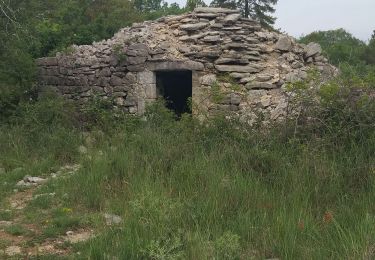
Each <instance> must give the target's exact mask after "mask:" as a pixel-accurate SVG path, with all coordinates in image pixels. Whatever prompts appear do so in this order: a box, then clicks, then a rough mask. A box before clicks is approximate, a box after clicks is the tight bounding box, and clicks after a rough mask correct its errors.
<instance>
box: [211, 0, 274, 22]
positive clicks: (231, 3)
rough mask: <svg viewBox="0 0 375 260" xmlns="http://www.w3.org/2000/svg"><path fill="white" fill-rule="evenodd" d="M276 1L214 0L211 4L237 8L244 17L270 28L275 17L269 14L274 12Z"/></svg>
mask: <svg viewBox="0 0 375 260" xmlns="http://www.w3.org/2000/svg"><path fill="white" fill-rule="evenodd" d="M277 2H278V0H214V1H213V2H212V3H211V6H216V7H225V8H230V9H235V8H239V9H240V10H241V11H242V14H243V16H244V17H250V18H253V19H257V20H259V21H260V23H261V25H262V26H264V27H266V28H272V26H273V25H274V23H275V20H276V18H275V17H273V16H272V15H271V14H272V13H274V12H275V8H274V6H275V5H276V4H277Z"/></svg>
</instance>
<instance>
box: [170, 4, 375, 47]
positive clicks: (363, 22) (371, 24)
mask: <svg viewBox="0 0 375 260" xmlns="http://www.w3.org/2000/svg"><path fill="white" fill-rule="evenodd" d="M204 1H205V2H206V3H207V4H209V3H210V2H211V1H210V0H204ZM167 2H169V3H172V2H177V3H178V4H180V6H184V5H185V3H186V0H167ZM275 16H276V17H277V21H276V28H280V29H281V30H282V31H285V32H287V33H288V34H290V35H293V36H295V37H299V36H301V35H303V34H304V35H306V34H309V33H310V32H312V31H316V30H330V29H337V28H344V29H346V30H347V31H349V32H351V33H352V34H353V35H355V36H356V37H357V38H359V39H361V40H364V41H366V40H368V39H369V38H370V37H371V35H372V32H373V30H375V0H279V3H278V4H277V6H276V13H275Z"/></svg>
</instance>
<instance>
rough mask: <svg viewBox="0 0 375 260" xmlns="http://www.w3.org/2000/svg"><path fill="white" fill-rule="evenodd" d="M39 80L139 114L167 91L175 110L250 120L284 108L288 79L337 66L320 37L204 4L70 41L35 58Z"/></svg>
mask: <svg viewBox="0 0 375 260" xmlns="http://www.w3.org/2000/svg"><path fill="white" fill-rule="evenodd" d="M37 65H38V68H39V85H40V86H42V87H48V88H52V89H54V90H55V91H57V92H58V93H59V94H61V95H63V96H64V97H66V98H67V99H71V100H75V101H77V102H85V101H87V100H88V99H89V98H90V97H93V96H96V97H101V98H103V99H108V100H110V101H111V102H113V105H114V106H115V107H117V108H118V109H122V110H125V111H127V112H129V113H133V114H142V113H144V111H145V107H146V105H147V104H148V103H150V102H152V101H154V100H156V99H158V98H159V97H164V98H165V99H166V100H167V104H168V106H169V107H170V108H171V109H174V110H175V111H176V113H183V112H187V111H189V109H188V108H187V102H188V101H190V100H191V101H190V102H191V103H192V108H193V114H202V115H203V114H205V115H210V114H213V113H216V112H218V111H227V112H228V113H234V114H237V115H239V116H240V117H241V118H242V119H244V120H246V121H248V122H252V121H253V120H255V119H256V117H257V115H259V112H261V113H262V114H263V115H264V117H265V118H266V119H268V120H277V119H278V118H282V117H283V115H285V111H286V107H287V92H286V91H285V84H286V83H288V82H295V81H299V80H303V79H305V78H306V77H307V76H308V71H309V70H310V69H311V68H316V69H317V70H319V71H320V72H321V73H322V74H325V75H332V74H334V73H335V71H336V69H335V68H334V67H333V66H331V65H330V64H328V63H327V59H326V58H324V57H323V56H322V55H321V48H320V46H319V45H318V44H315V43H311V44H309V45H303V44H298V43H296V41H295V39H293V38H292V37H289V36H287V35H284V34H280V33H278V32H274V31H268V30H266V29H264V28H262V27H261V26H260V24H259V22H258V21H255V20H252V19H248V18H242V17H241V14H240V12H239V11H238V10H230V9H223V8H208V7H199V8H196V9H195V10H194V11H193V12H191V13H187V14H183V15H178V16H167V17H163V18H160V19H158V20H156V21H146V22H143V23H136V24H133V25H132V26H131V27H127V28H123V29H121V30H120V31H119V32H118V33H116V34H115V35H114V37H113V38H111V39H108V40H103V41H101V42H95V43H93V44H92V45H83V46H72V47H71V48H69V49H68V50H67V51H66V52H65V53H58V54H57V55H56V57H48V58H42V59H39V60H37Z"/></svg>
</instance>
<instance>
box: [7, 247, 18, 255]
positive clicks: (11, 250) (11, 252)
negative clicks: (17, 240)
mask: <svg viewBox="0 0 375 260" xmlns="http://www.w3.org/2000/svg"><path fill="white" fill-rule="evenodd" d="M5 254H6V255H7V256H16V255H20V254H22V251H21V247H19V246H9V247H7V248H6V249H5Z"/></svg>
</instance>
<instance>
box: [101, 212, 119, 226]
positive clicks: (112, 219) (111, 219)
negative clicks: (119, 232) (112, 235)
mask: <svg viewBox="0 0 375 260" xmlns="http://www.w3.org/2000/svg"><path fill="white" fill-rule="evenodd" d="M104 218H105V222H106V224H107V225H108V226H112V225H118V224H120V223H121V222H122V218H121V217H120V216H117V215H112V214H107V213H105V214H104Z"/></svg>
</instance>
